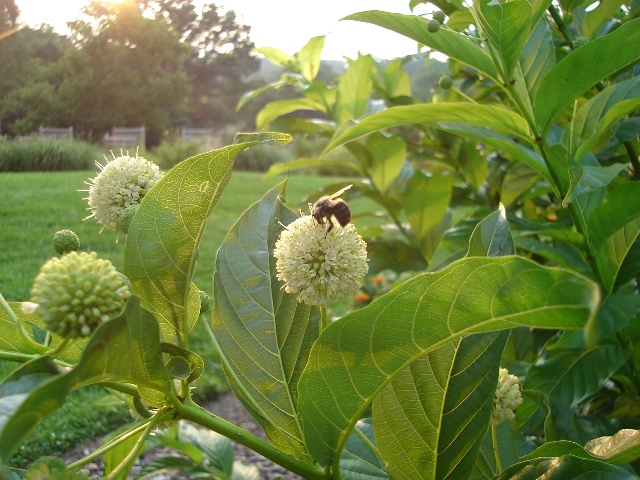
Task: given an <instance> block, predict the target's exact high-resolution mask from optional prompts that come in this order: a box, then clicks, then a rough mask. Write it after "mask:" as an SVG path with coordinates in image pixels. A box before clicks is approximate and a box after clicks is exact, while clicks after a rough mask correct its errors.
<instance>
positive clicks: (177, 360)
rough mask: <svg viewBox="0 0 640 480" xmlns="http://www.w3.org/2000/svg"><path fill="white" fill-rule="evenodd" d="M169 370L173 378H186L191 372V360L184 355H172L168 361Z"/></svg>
mask: <svg viewBox="0 0 640 480" xmlns="http://www.w3.org/2000/svg"><path fill="white" fill-rule="evenodd" d="M167 370H169V373H170V374H171V376H172V377H173V378H176V379H178V380H186V379H187V378H188V377H189V374H190V373H191V370H190V369H189V362H187V361H186V360H185V359H184V358H182V357H171V358H170V359H169V361H168V362H167Z"/></svg>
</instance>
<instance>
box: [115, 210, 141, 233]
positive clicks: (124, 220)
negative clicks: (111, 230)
mask: <svg viewBox="0 0 640 480" xmlns="http://www.w3.org/2000/svg"><path fill="white" fill-rule="evenodd" d="M139 206H140V204H138V203H134V204H133V205H129V206H128V207H127V208H125V209H124V210H123V211H122V214H121V215H120V218H119V219H118V224H119V225H120V229H121V230H122V231H123V232H124V233H129V227H130V226H131V222H133V217H134V216H135V214H136V212H137V211H138V207H139Z"/></svg>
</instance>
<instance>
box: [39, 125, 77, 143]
mask: <svg viewBox="0 0 640 480" xmlns="http://www.w3.org/2000/svg"><path fill="white" fill-rule="evenodd" d="M38 137H39V138H48V139H52V140H65V139H71V140H73V127H69V128H54V127H42V126H41V127H40V128H38Z"/></svg>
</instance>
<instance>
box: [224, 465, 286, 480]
mask: <svg viewBox="0 0 640 480" xmlns="http://www.w3.org/2000/svg"><path fill="white" fill-rule="evenodd" d="M261 478H262V477H261V476H260V470H258V467H256V466H255V465H245V464H244V463H242V462H240V461H238V460H236V461H235V462H233V474H232V475H231V480H260V479H261ZM278 478H280V479H282V477H275V478H274V480H278Z"/></svg>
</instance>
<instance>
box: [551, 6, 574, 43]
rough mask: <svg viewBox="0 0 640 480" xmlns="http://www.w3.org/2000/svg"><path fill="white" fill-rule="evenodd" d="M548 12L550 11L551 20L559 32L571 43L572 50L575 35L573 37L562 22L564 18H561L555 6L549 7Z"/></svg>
mask: <svg viewBox="0 0 640 480" xmlns="http://www.w3.org/2000/svg"><path fill="white" fill-rule="evenodd" d="M548 10H549V13H550V14H551V18H553V21H554V22H555V24H556V26H557V27H558V30H559V31H560V33H561V34H562V36H563V37H564V38H565V40H566V41H567V42H569V45H571V48H573V35H571V32H570V31H569V29H568V28H567V26H566V25H565V24H564V22H563V21H562V17H560V14H559V13H558V10H556V7H554V6H553V5H549V9H548Z"/></svg>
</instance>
